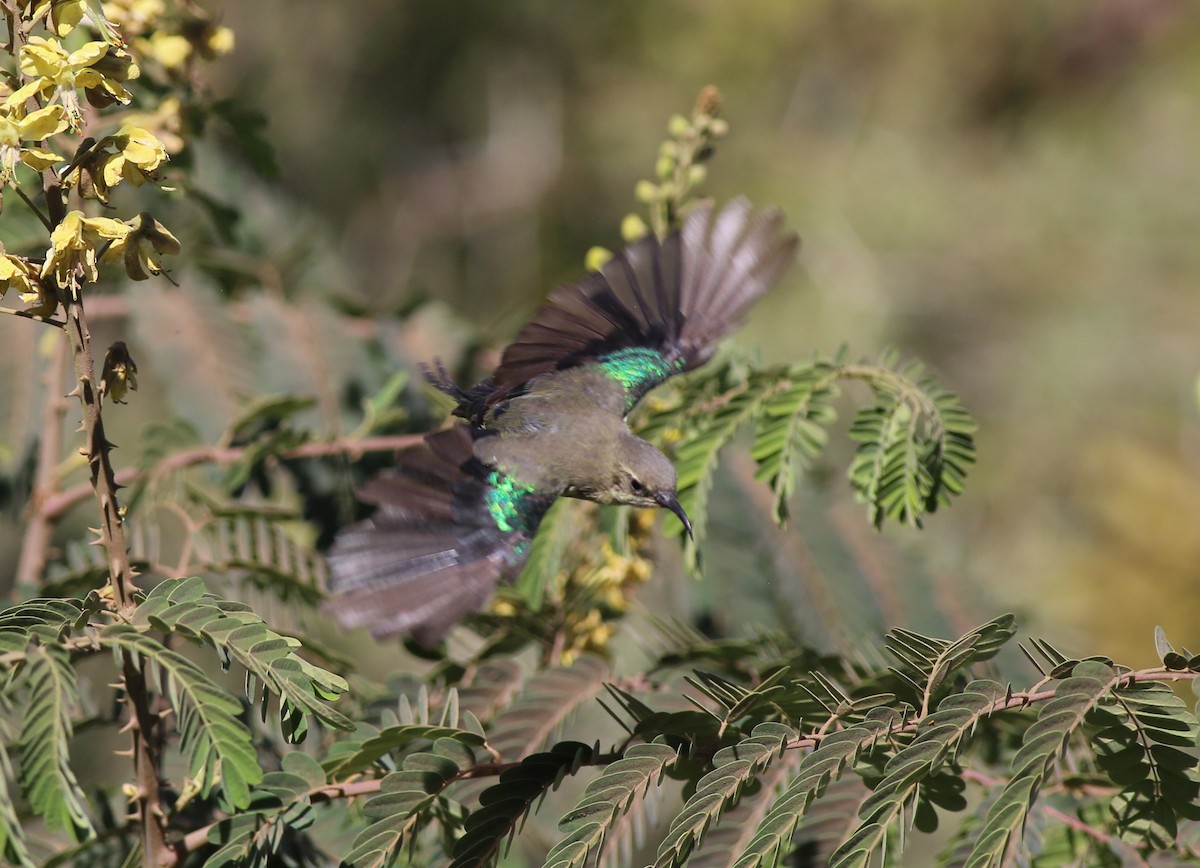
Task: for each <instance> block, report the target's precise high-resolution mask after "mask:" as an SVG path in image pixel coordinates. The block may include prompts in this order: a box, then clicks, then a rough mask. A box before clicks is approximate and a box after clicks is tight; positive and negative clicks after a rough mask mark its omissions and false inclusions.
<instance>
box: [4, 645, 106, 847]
mask: <svg viewBox="0 0 1200 868" xmlns="http://www.w3.org/2000/svg"><path fill="white" fill-rule="evenodd" d="M24 680H25V682H26V683H27V684H28V686H29V694H28V697H27V700H26V705H25V709H24V712H25V720H24V724H23V726H22V727H21V739H20V744H19V748H20V753H21V779H20V783H21V789H22V790H23V791H24V793H25V797H26V798H27V799H29V803H30V805H31V806H32V808H33V810H34V811H35V812H36V813H37V814H40V815H41V816H42V817H44V818H45V819H46V825H47V826H48V827H49V828H51V829H64V830H66V831H67V832H69V833H70V835H71V837H72V838H73V839H74V840H76V841H81V840H83V839H84V838H89V837H91V836H92V835H93V834H95V831H94V829H93V828H92V822H91V820H90V819H89V817H88V814H87V809H86V805H87V797H86V796H85V795H84V793H83V790H82V789H80V787H79V782H78V781H77V780H76V778H75V772H74V771H72V769H71V766H70V742H71V734H72V732H73V731H74V728H73V726H72V723H71V716H72V714H73V713H74V710H75V704H76V702H77V701H78V699H79V691H78V687H77V686H76V682H75V670H74V668H73V667H72V666H71V659H70V656H69V655H68V654H67V652H66V650H65V649H63V648H60V647H56V646H36V647H35V648H33V649H31V651H30V653H29V656H28V658H27V668H26V670H25V673H24Z"/></svg>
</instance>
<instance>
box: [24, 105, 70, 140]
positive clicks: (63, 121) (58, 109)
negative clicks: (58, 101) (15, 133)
mask: <svg viewBox="0 0 1200 868" xmlns="http://www.w3.org/2000/svg"><path fill="white" fill-rule="evenodd" d="M17 128H18V130H19V131H20V132H19V135H20V136H21V138H22V139H25V140H37V141H40V140H41V139H47V138H49V137H50V136H53V135H55V134H57V133H61V132H62V131H63V130H65V129H66V128H67V110H66V109H65V108H63V107H62V106H60V105H52V106H46V108H44V109H38V110H37V111H35V112H31V113H30V114H28V115H26V116H25V117H24V118H23V119H22V120H21V121H20V122H19V123H18V125H17Z"/></svg>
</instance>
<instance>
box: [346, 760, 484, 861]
mask: <svg viewBox="0 0 1200 868" xmlns="http://www.w3.org/2000/svg"><path fill="white" fill-rule="evenodd" d="M474 762H475V754H474V752H473V751H472V750H471V749H470V748H469V747H467V746H466V745H464V744H463V743H462V742H460V741H457V740H455V739H453V738H439V739H437V740H436V741H435V742H434V743H433V747H432V749H431V750H429V751H427V752H422V753H414V754H409V755H408V756H407V757H405V758H404V762H403V763H402V764H401V766H400V770H399V771H394V772H391V773H390V774H388V775H387V776H385V777H384V778H383V780H382V781H381V782H380V787H379V794H378V795H376V796H373V797H372V798H371V799H369V800H368V801H367V803H366V805H364V806H363V813H364V814H365V815H366V816H367V817H368V818H370V819H373V820H374V821H375V822H373V823H372V824H371V825H369V826H367V828H365V829H363V830H362V831H361V832H359V834H358V836H357V837H356V838H355V839H354V845H353V847H352V848H351V851H350V853H349V855H347V856H346V858H345V859H344V860H343V861H342V865H343V866H346V868H382V866H385V865H390V864H392V862H393V861H394V860H395V857H396V854H397V853H399V851H400V849H401V848H402V847H403V846H404V843H405V842H406V841H408V840H409V839H410V838H411V836H412V835H414V834H415V833H416V831H417V830H418V829H419V828H420V826H421V823H422V821H423V820H424V819H425V817H426V814H427V812H428V811H429V810H430V809H431V808H432V807H433V805H434V804H435V803H436V802H437V800H438V798H439V797H440V796H441V794H442V793H443V792H444V791H445V789H446V787H448V786H449V785H450V784H451V783H453V782H454V781H455V780H457V779H458V777H459V775H460V774H461V773H462V772H463V771H464V770H466V769H469V768H471V766H472V765H473V764H474Z"/></svg>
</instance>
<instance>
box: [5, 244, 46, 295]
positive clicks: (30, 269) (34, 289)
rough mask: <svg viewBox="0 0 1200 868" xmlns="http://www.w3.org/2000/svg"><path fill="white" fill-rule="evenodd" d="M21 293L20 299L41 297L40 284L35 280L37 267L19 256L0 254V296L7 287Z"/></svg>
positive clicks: (6, 290)
mask: <svg viewBox="0 0 1200 868" xmlns="http://www.w3.org/2000/svg"><path fill="white" fill-rule="evenodd" d="M10 288H11V289H15V290H17V291H18V292H19V293H21V301H23V302H26V303H27V304H28V303H30V302H35V301H37V300H38V299H40V298H41V297H42V289H41V285H40V284H39V283H38V282H37V269H36V268H35V267H34V266H33V265H31V264H30V262H29V260H27V259H22V258H21V257H19V256H9V255H8V254H7V253H4V254H0V298H3V297H4V293H6V292H8V290H9V289H10Z"/></svg>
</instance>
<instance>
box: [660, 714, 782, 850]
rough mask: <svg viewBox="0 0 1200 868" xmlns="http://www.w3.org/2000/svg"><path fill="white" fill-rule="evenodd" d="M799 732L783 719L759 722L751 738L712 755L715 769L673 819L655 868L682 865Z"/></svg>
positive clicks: (661, 845) (703, 778)
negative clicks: (744, 791)
mask: <svg viewBox="0 0 1200 868" xmlns="http://www.w3.org/2000/svg"><path fill="white" fill-rule="evenodd" d="M796 737H797V733H796V731H795V730H794V729H792V728H791V727H790V726H785V725H783V724H781V723H760V724H759V725H758V726H756V727H754V731H753V733H752V734H751V736H750V737H749V738H746V739H743V740H742V741H739V742H738V743H737V744H735V745H732V746H730V747H727V748H722V749H721V750H719V751H718V752H717V754H716V756H714V757H713V766H714V768H713V770H712V771H711V772H709V773H708V774H706V775H705V776H704V777H702V778H701V779H700V781H699V783H697V784H696V792H695V793H694V794H693V795H692V797H691V798H690V799H688V801H687V804H685V805H684V806H683V810H682V811H680V812H679V814H678V815H677V816H676V817H675V819H674V820H673V821H672V822H671V828H670V830H669V831H668V832H667V837H666V838H664V839H663V842H662V843H661V844H660V845H659V847H658V857H657V859H656V860H655V862H654V865H655V868H669V866H675V865H681V864H683V862H684V861H685V860H686V859H687V857H688V855H689V854H690V853H691V852H692V851H693V850H694V849H695V848H696V847H698V846H700V843H701V842H702V841H703V840H704V837H705V835H707V834H708V831H709V829H710V827H712V826H713V824H715V823H716V822H717V821H718V820H719V819H720V816H721V813H722V812H723V811H724V810H725V809H726V808H727V807H729V806H730V805H731V804H733V803H734V802H735V801H736V800H737V798H738V797H739V796H740V795H741V793H742V790H743V789H745V787H746V785H747V784H749V783H750V782H751V781H753V780H755V778H756V777H757V776H758V775H759V774H760V773H761V772H763V771H764V770H765V769H766V768H768V767H769V766H770V765H771V763H772V762H774V761H775V760H777V759H779V758H780V756H781V755H782V754H783V751H784V749H785V747H786V745H787V743H788V742H789V741H790V740H792V739H795V738H796Z"/></svg>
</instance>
